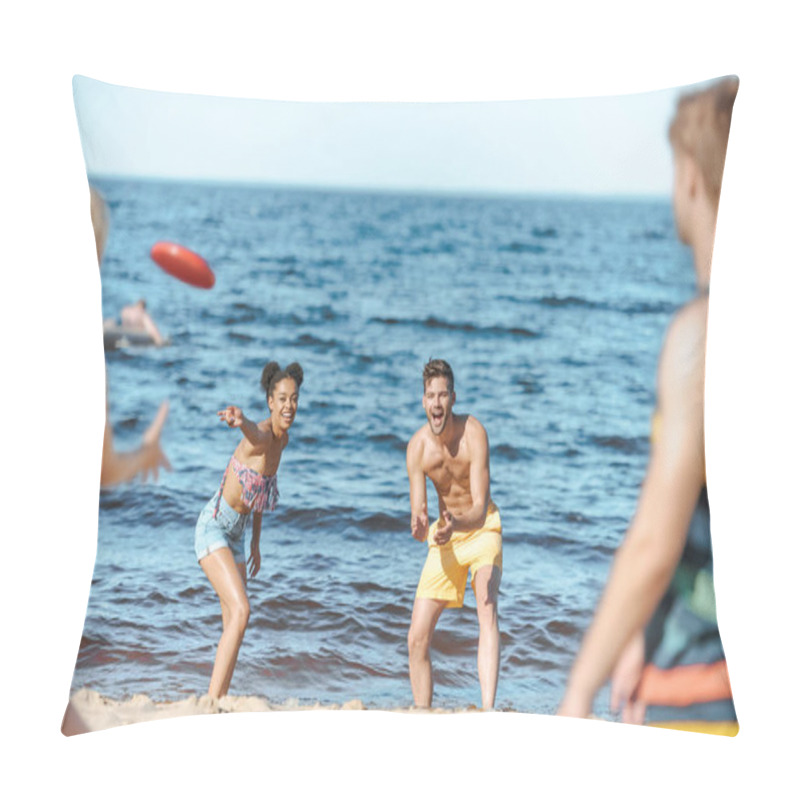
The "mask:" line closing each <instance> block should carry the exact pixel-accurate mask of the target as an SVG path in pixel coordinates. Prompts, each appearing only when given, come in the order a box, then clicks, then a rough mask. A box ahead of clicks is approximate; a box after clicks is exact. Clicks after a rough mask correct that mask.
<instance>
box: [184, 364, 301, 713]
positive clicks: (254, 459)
mask: <svg viewBox="0 0 800 800" xmlns="http://www.w3.org/2000/svg"><path fill="white" fill-rule="evenodd" d="M302 383H303V370H302V368H301V367H300V365H299V364H297V363H294V364H289V366H288V367H286V369H281V368H280V367H279V366H278V364H277V363H276V362H274V361H271V362H270V363H269V364H267V365H266V366H265V367H264V370H263V372H262V374H261V387H262V388H263V389H264V392H265V393H266V396H267V406H268V408H269V412H270V415H269V417H267V419H265V420H264V421H263V422H259V423H255V422H253V421H252V420H250V419H248V418H247V417H246V416H245V415H244V414H243V413H242V409H241V408H239V407H238V406H228V407H227V408H224V409H222V410H221V411H218V412H217V414H218V416H219V418H220V419H221V420H222V421H223V422H225V423H227V425H228V427H230V428H238V429H239V430H240V431H241V433H242V440H241V441H240V442H239V444H238V445H237V447H236V450H234V452H233V455H232V456H231V459H230V461H229V462H228V466H227V467H226V469H225V473H224V474H223V476H222V483H221V484H220V487H219V489H218V490H217V492H216V493H215V494H214V496H213V497H212V498H211V499H210V500H209V501H208V503H207V504H206V506H205V508H204V509H203V510H202V511H201V512H200V517H199V519H198V520H197V526H196V528H195V553H196V555H197V560H198V562H199V563H200V566H201V567H202V568H203V572H205V574H206V577H207V578H208V580H209V581H210V582H211V586H212V587H213V588H214V591H215V592H216V593H217V596H218V597H219V602H220V605H221V606H222V636H221V637H220V640H219V644H218V645H217V655H216V659H215V661H214V669H213V671H212V673H211V682H210V684H209V687H208V694H209V695H210V696H211V697H215V698H218V697H222V696H223V695H225V694H227V693H228V688H229V687H230V683H231V677H232V676H233V670H234V667H235V666H236V659H237V657H238V655H239V647H240V645H241V643H242V639H243V638H244V632H245V628H246V627H247V621H248V619H249V617H250V604H249V602H248V599H247V591H246V585H247V567H249V570H250V577H251V578H254V577H255V576H256V575H257V574H258V571H259V569H260V568H261V548H260V541H261V518H262V515H263V513H264V511H272V510H274V508H275V505H276V503H277V501H278V482H277V472H278V465H279V464H280V461H281V453H283V450H284V448H285V447H286V445H287V444H288V443H289V428H290V427H291V426H292V423H293V422H294V418H295V414H296V413H297V402H298V397H299V391H300V385H301V384H302ZM251 512H252V516H253V531H252V536H251V539H250V557H249V559H248V560H247V562H246V563H245V550H244V529H245V523H246V522H247V518H248V516H249V515H250V514H251Z"/></svg>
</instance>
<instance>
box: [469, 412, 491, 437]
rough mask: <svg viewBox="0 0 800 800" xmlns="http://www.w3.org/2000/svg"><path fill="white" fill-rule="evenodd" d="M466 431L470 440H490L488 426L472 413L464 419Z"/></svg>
mask: <svg viewBox="0 0 800 800" xmlns="http://www.w3.org/2000/svg"><path fill="white" fill-rule="evenodd" d="M464 433H465V434H466V436H467V439H468V440H469V441H476V440H477V441H488V438H489V437H488V436H487V434H486V428H484V427H483V425H482V424H481V423H480V422H479V421H478V420H477V419H476V418H475V417H473V416H472V415H471V414H467V418H466V420H465V421H464Z"/></svg>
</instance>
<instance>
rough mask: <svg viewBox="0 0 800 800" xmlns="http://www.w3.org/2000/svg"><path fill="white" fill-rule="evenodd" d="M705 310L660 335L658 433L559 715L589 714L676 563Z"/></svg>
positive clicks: (692, 482)
mask: <svg viewBox="0 0 800 800" xmlns="http://www.w3.org/2000/svg"><path fill="white" fill-rule="evenodd" d="M705 309H706V306H705V305H704V303H703V302H695V303H693V304H692V305H691V306H689V307H687V308H686V309H684V310H683V311H682V312H681V313H680V314H679V316H678V317H677V318H676V320H675V321H674V323H673V324H672V326H671V327H670V330H669V331H668V333H667V338H666V341H665V344H664V349H663V352H662V357H661V363H660V364H659V374H658V410H659V412H660V416H661V429H660V434H659V436H658V438H657V439H656V441H655V442H654V444H653V448H652V451H651V456H650V463H649V465H648V469H647V474H646V476H645V480H644V483H643V485H642V489H641V492H640V495H639V503H638V507H637V509H636V514H635V515H634V518H633V521H632V522H631V525H630V527H629V529H628V532H627V534H626V536H625V539H624V541H623V543H622V545H621V546H620V548H619V549H618V551H617V555H616V557H615V559H614V563H613V565H612V569H611V574H610V576H609V580H608V583H607V585H606V589H605V592H604V594H603V596H602V598H601V600H600V603H599V604H598V607H597V611H596V613H595V617H594V620H593V622H592V624H591V626H590V628H589V630H588V632H587V634H586V636H585V638H584V641H583V644H582V646H581V650H580V652H579V654H578V657H577V658H576V660H575V663H574V665H573V668H572V672H571V674H570V678H569V682H568V684H567V691H566V693H565V696H564V700H563V702H562V704H561V707H560V709H559V713H560V714H564V715H568V716H587V715H588V714H589V713H591V710H592V700H593V698H594V695H595V693H596V692H597V690H598V689H599V688H600V686H602V684H603V683H604V682H605V680H606V679H607V678H608V676H609V674H610V673H611V671H612V669H613V668H614V665H615V664H616V663H617V662H618V660H619V658H620V656H621V654H622V653H623V649H624V648H625V647H626V645H627V644H628V643H629V642H631V640H632V638H633V636H634V635H635V634H637V632H638V631H640V630H641V629H643V628H644V626H645V625H646V624H647V622H648V621H649V619H650V617H651V616H652V614H653V612H654V611H655V608H656V606H657V604H658V602H659V601H660V599H661V597H662V596H663V594H664V592H665V591H666V589H667V586H668V585H669V582H670V580H671V578H672V575H673V574H674V572H675V568H676V567H677V564H678V562H679V560H680V556H681V553H682V551H683V547H684V544H685V542H686V534H687V531H688V528H689V522H690V520H691V517H692V513H693V511H694V508H695V506H696V504H697V499H698V496H699V494H700V491H701V489H702V487H703V485H704V483H705V453H704V447H703V385H704V370H705V326H706V314H705Z"/></svg>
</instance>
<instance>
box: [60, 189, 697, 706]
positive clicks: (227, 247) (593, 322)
mask: <svg viewBox="0 0 800 800" xmlns="http://www.w3.org/2000/svg"><path fill="white" fill-rule="evenodd" d="M94 182H95V184H96V185H97V186H98V187H99V188H100V189H101V191H102V192H103V194H104V195H105V197H106V199H107V201H108V204H109V207H110V217H111V223H110V234H109V239H108V244H107V248H106V253H105V257H104V260H103V266H102V272H101V275H102V290H103V317H114V316H116V315H117V314H118V313H119V309H120V308H121V307H122V306H123V305H125V304H127V303H130V302H133V301H135V300H137V299H139V298H140V297H143V298H146V300H147V304H148V310H149V311H150V313H151V314H152V316H153V317H154V319H155V320H156V322H157V324H158V325H159V327H160V329H161V330H162V332H163V333H164V334H165V335H167V336H169V338H170V344H169V345H168V346H166V347H164V348H158V349H157V348H147V347H139V348H123V349H120V350H117V351H109V352H108V353H107V354H106V368H107V383H108V401H109V409H110V412H109V413H110V417H111V421H112V423H113V428H114V435H115V439H116V445H117V447H118V448H119V449H123V450H124V449H129V448H133V447H135V446H136V445H137V444H138V441H139V440H140V438H141V435H142V433H143V431H144V430H145V428H146V427H147V425H148V423H149V421H150V420H151V419H152V417H153V415H154V414H155V412H156V410H157V408H158V406H159V404H160V403H161V401H162V400H164V399H168V400H169V402H170V413H169V418H168V420H167V424H166V427H165V431H164V435H163V439H162V443H163V447H164V450H165V452H166V454H167V456H168V458H169V459H170V461H171V463H172V466H173V471H172V472H162V473H161V475H160V476H159V479H158V482H157V483H152V482H151V483H147V484H141V483H139V482H133V483H130V484H127V485H123V486H120V487H115V488H111V489H104V490H102V491H101V492H100V498H99V502H100V512H99V536H98V547H97V560H96V564H95V568H94V575H93V580H92V586H91V594H90V600H89V606H88V612H87V617H86V624H85V628H84V632H83V637H82V640H81V642H80V650H79V655H78V659H77V665H76V670H75V675H74V680H73V689H78V688H81V687H88V688H91V689H95V690H97V691H98V692H100V693H101V694H103V695H106V696H108V697H111V698H115V699H125V698H128V697H130V696H132V695H134V694H137V693H146V694H148V695H149V696H150V697H151V698H153V699H154V700H159V701H163V700H178V699H182V698H185V697H186V696H189V695H200V694H203V693H204V692H205V691H206V689H207V686H208V681H209V677H210V675H211V669H212V665H213V661H214V655H215V649H216V643H217V640H218V638H219V634H220V632H221V617H220V608H219V603H218V601H217V598H216V595H215V593H214V591H213V590H212V588H211V586H210V585H209V583H208V581H207V580H206V578H205V576H204V574H203V572H202V570H201V569H200V567H199V565H198V564H197V562H196V559H195V555H194V549H193V536H194V527H195V522H196V520H197V516H198V514H199V512H200V510H201V509H202V507H203V505H204V504H205V503H206V502H207V500H208V499H209V498H210V497H211V496H212V494H213V493H214V492H215V490H216V489H217V487H218V486H219V482H220V479H221V477H222V473H223V470H224V469H225V466H226V464H227V461H228V458H229V457H230V455H231V453H232V452H233V450H234V448H235V446H236V444H237V442H238V437H239V434H238V433H237V432H236V431H233V430H230V429H228V428H227V426H225V425H223V424H222V423H221V422H220V421H219V420H218V418H217V416H216V412H217V410H218V409H220V408H222V407H224V406H225V405H227V404H237V405H241V406H242V407H243V409H244V410H245V413H246V414H247V415H248V416H250V417H251V418H253V419H257V420H260V419H263V418H265V417H266V415H267V411H266V407H265V400H264V396H263V393H262V391H261V389H260V387H259V379H260V375H261V369H262V367H263V366H264V364H265V363H266V362H267V361H270V360H277V361H279V362H280V363H281V364H282V365H285V364H286V363H289V362H291V361H299V362H300V363H301V364H302V366H303V369H304V370H305V382H304V384H303V387H302V390H301V397H300V408H299V411H298V414H297V418H296V421H295V424H294V426H293V428H292V431H291V441H290V444H289V446H288V448H287V449H286V451H285V452H284V455H283V459H282V462H281V466H280V471H279V474H278V483H279V486H280V494H281V498H280V503H279V506H278V508H277V509H276V511H275V512H274V513H273V514H271V515H267V516H265V521H264V532H263V534H262V558H263V561H262V568H261V572H260V573H259V575H258V576H257V577H256V578H255V579H254V580H252V581H250V582H249V584H248V593H249V596H250V601H251V617H250V625H249V627H248V630H247V633H246V635H245V639H244V643H243V645H242V648H241V651H240V656H239V661H238V665H237V667H236V672H235V674H234V677H233V682H232V684H231V689H230V691H231V693H232V694H235V695H259V696H262V697H265V698H267V699H269V700H270V701H274V702H282V701H285V700H287V699H289V698H296V699H298V700H299V701H301V702H321V703H324V704H327V703H342V702H345V701H347V700H351V699H353V698H359V699H361V700H362V701H363V703H364V704H365V705H366V707H367V708H395V707H400V706H408V705H410V704H411V702H412V698H411V690H410V685H409V681H408V667H407V651H406V634H407V630H408V624H409V621H410V617H411V608H412V604H413V600H414V593H415V589H416V584H417V580H418V578H419V573H420V570H421V568H422V564H423V562H424V559H425V545H424V544H422V543H420V542H417V541H416V540H414V539H413V538H412V537H411V535H410V532H409V501H408V480H407V475H406V469H405V446H406V443H407V441H408V439H409V437H410V436H411V435H412V434H413V432H414V431H415V430H416V429H417V428H419V427H420V426H421V425H423V423H424V422H425V417H424V414H423V410H422V406H421V397H422V379H421V373H422V367H423V365H424V363H425V362H426V361H427V360H428V358H430V357H439V358H445V359H446V360H447V361H449V362H450V364H451V365H452V367H453V370H454V373H455V380H456V385H455V389H456V394H457V402H456V407H455V410H456V411H457V412H461V413H470V414H472V415H474V416H475V417H477V418H478V419H479V420H480V421H481V422H482V423H483V425H484V427H485V428H486V430H487V433H488V436H489V443H490V462H491V493H492V497H493V499H494V501H495V502H496V503H497V505H498V507H499V509H500V512H501V515H502V519H503V528H504V532H503V540H504V556H503V558H504V571H503V578H502V585H501V591H500V601H499V609H500V629H501V648H502V650H501V667H500V680H499V685H498V692H497V705H498V707H499V708H501V709H509V710H511V709H513V710H516V711H524V712H536V713H553V712H554V711H555V709H556V707H557V705H558V703H559V700H560V697H561V693H562V691H563V688H564V684H565V681H566V678H567V674H568V670H569V667H570V664H571V662H572V659H573V657H574V655H575V653H576V651H577V648H578V646H579V643H580V639H581V636H582V634H583V632H584V630H585V629H586V626H587V625H588V623H589V621H590V619H591V614H592V611H593V608H594V606H595V603H596V602H597V599H598V597H599V594H600V591H601V589H602V586H603V583H604V580H605V578H606V575H607V573H608V569H609V566H610V563H611V559H612V557H613V554H614V551H615V548H616V547H617V545H618V544H619V542H620V540H621V537H622V535H623V534H624V532H625V529H626V526H627V524H628V521H629V519H630V518H631V516H632V514H633V512H634V508H635V503H636V498H637V494H638V489H639V485H640V483H641V480H642V478H643V475H644V470H645V466H646V461H647V457H648V448H649V428H650V415H651V413H652V409H653V404H654V389H655V372H656V365H657V358H658V352H659V349H660V345H661V341H662V338H663V335H664V331H665V328H666V326H667V324H668V322H669V319H670V317H671V315H672V314H673V313H674V312H675V310H676V309H677V308H678V307H679V306H680V305H681V304H683V303H684V302H685V301H686V300H687V299H688V298H689V297H690V296H691V295H692V294H693V291H694V285H693V270H692V266H691V256H690V253H689V252H688V250H687V249H685V248H683V247H682V246H681V245H680V244H679V243H678V242H677V239H676V237H675V233H674V229H673V222H672V213H671V207H670V203H669V200H668V199H666V198H664V199H658V198H656V199H628V198H622V199H620V198H567V197H564V198H561V197H548V196H544V197H500V196H478V195H476V196H457V195H444V194H443V195H434V194H419V195H414V194H410V193H391V192H385V193H381V192H373V191H343V190H331V189H326V190H312V189H300V188H276V187H269V186H257V185H244V184H239V185H223V184H199V183H179V182H156V181H143V180H136V181H134V180H121V179H109V178H105V179H100V178H98V179H96V180H95V181H94ZM160 240H166V241H174V242H179V243H180V244H183V245H184V246H186V247H189V248H190V249H192V250H195V251H196V252H198V253H200V254H201V255H202V256H203V257H204V258H205V259H206V260H207V261H208V262H209V264H210V266H211V267H212V269H213V270H214V272H215V275H216V285H215V286H214V288H213V289H211V290H201V289H196V288H193V287H191V286H187V285H185V284H183V283H181V282H179V281H177V280H175V279H174V278H172V277H170V276H169V275H167V274H166V273H164V272H163V271H162V270H160V269H159V268H158V267H157V266H156V265H155V264H154V263H153V262H152V261H151V260H150V258H149V252H150V248H151V246H152V245H153V244H154V243H155V242H156V241H160ZM99 335H100V325H99V319H98V336H99ZM99 455H100V454H99V453H98V457H99ZM428 493H429V503H430V504H431V505H432V506H434V507H435V499H434V498H435V490H434V489H433V486H432V485H430V484H429V485H428ZM477 636H478V623H477V618H476V614H475V602H474V597H473V595H472V593H471V589H468V590H467V598H466V602H465V606H464V608H463V609H453V610H447V611H445V612H444V614H443V615H442V618H441V620H440V623H439V626H438V628H437V631H436V634H435V636H434V640H433V647H432V660H433V665H434V681H435V689H434V705H435V706H439V707H444V708H465V707H469V706H471V705H480V690H479V684H478V677H477V668H476V656H477ZM596 712H597V713H598V715H600V716H609V714H608V710H607V694H604V695H602V696H600V697H599V698H598V703H597V707H596Z"/></svg>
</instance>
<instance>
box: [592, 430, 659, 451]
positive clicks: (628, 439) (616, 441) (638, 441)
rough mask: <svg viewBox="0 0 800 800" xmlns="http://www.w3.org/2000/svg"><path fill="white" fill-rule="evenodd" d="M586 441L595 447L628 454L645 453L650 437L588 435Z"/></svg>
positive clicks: (647, 449)
mask: <svg viewBox="0 0 800 800" xmlns="http://www.w3.org/2000/svg"><path fill="white" fill-rule="evenodd" d="M587 441H588V442H590V443H591V444H593V445H595V446H596V447H600V448H603V449H608V450H615V451H617V452H620V453H627V454H629V455H634V454H636V455H641V454H646V453H648V452H649V449H650V439H649V438H648V437H647V436H613V435H612V436H588V437H587Z"/></svg>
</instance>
